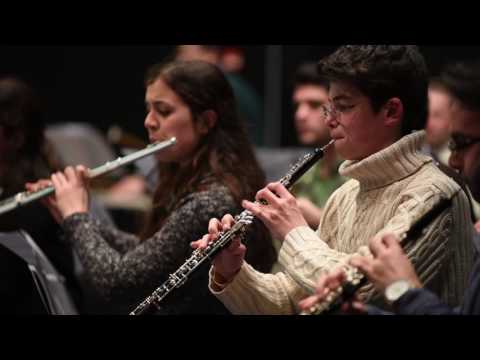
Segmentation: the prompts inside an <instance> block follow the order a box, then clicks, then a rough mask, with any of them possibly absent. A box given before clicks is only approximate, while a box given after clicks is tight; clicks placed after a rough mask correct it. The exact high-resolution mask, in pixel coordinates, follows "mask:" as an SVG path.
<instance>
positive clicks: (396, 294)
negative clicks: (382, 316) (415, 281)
mask: <svg viewBox="0 0 480 360" xmlns="http://www.w3.org/2000/svg"><path fill="white" fill-rule="evenodd" d="M410 288H411V286H410V284H409V283H408V281H406V280H399V281H396V282H394V283H393V284H391V285H389V286H388V287H387V288H386V289H385V297H386V298H387V300H388V301H390V302H394V301H397V300H398V299H399V298H400V297H401V296H402V295H403V294H405V293H406V292H407V291H408V290H410Z"/></svg>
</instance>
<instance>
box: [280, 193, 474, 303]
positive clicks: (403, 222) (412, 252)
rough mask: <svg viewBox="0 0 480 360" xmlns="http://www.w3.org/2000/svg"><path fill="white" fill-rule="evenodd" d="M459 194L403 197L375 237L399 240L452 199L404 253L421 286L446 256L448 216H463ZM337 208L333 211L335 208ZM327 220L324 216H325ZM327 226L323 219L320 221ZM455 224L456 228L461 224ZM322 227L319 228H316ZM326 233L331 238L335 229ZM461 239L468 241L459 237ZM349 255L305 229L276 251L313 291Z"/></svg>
mask: <svg viewBox="0 0 480 360" xmlns="http://www.w3.org/2000/svg"><path fill="white" fill-rule="evenodd" d="M458 194H463V193H459V191H458V188H457V189H456V191H455V190H454V189H452V191H451V192H450V193H447V194H445V192H443V193H442V192H440V191H437V189H435V188H434V187H432V188H429V189H422V191H416V192H413V193H412V194H404V195H403V196H402V199H401V202H400V204H399V206H398V207H396V209H395V211H394V213H393V216H392V217H391V219H390V220H389V221H388V222H387V224H386V225H385V226H384V227H383V229H382V230H380V231H379V232H378V233H377V234H376V235H375V236H381V235H382V234H384V233H387V232H392V233H394V234H396V235H397V236H399V237H400V236H401V235H402V234H404V233H405V232H406V231H407V230H409V229H410V228H411V227H412V225H413V224H414V223H415V222H416V221H418V220H419V219H420V218H421V217H422V216H423V215H424V214H426V213H427V212H428V211H430V210H431V209H432V208H433V207H434V206H435V205H436V204H438V202H439V201H440V200H441V199H442V198H443V197H448V196H450V197H455V199H454V201H453V205H452V207H451V208H450V209H447V210H445V211H444V212H443V213H442V214H441V215H440V216H439V217H437V218H436V219H435V220H434V221H433V222H432V223H431V226H429V227H428V228H427V229H425V231H424V232H423V233H422V235H421V236H420V237H419V238H418V239H413V240H412V241H409V242H408V244H407V246H406V248H405V251H406V253H407V256H408V257H409V258H410V259H411V261H412V263H413V264H414V266H415V268H416V270H417V272H418V274H419V277H420V279H421V281H422V282H424V283H425V284H427V285H428V284H429V282H431V281H432V280H433V279H434V278H435V277H436V276H437V275H438V273H439V271H440V269H441V267H442V266H443V265H444V264H445V263H446V257H447V256H448V255H449V251H448V247H447V243H448V240H449V239H450V238H451V236H450V235H451V232H452V216H453V215H452V214H456V215H461V214H465V213H466V206H465V204H466V202H465V199H463V198H462V197H461V195H459V196H456V195H458ZM338 205H339V204H337V206H336V207H335V208H338ZM326 215H327V216H328V214H326ZM323 220H324V221H326V223H327V224H332V223H334V222H329V221H328V219H327V218H325V217H323ZM456 220H457V224H458V223H459V222H460V223H461V221H459V219H456ZM320 226H322V225H320ZM332 227H333V229H332V230H331V231H330V233H331V234H332V236H335V225H332ZM461 238H468V237H467V236H463V235H462V236H461ZM357 252H359V253H362V255H367V256H369V255H370V254H369V251H368V248H366V247H365V246H362V247H361V248H359V249H358V250H357ZM352 255H353V254H347V253H344V252H340V251H337V250H335V249H332V248H331V247H330V246H329V245H328V243H327V242H325V241H324V240H323V239H320V238H319V234H318V232H317V233H315V232H314V231H312V230H311V229H309V228H308V227H298V228H296V229H293V230H292V231H291V232H290V233H289V234H288V235H287V236H286V239H285V243H284V245H283V247H282V249H281V250H280V254H279V261H280V262H281V264H282V265H283V266H284V267H285V269H286V270H287V271H288V273H289V274H290V276H291V277H292V278H293V279H294V280H296V281H297V282H298V283H299V284H301V285H302V286H303V287H304V288H306V289H308V290H310V291H313V290H314V288H315V285H316V281H317V279H318V277H319V276H320V275H321V274H322V273H325V272H329V271H331V270H333V269H335V268H337V267H344V268H348V267H349V265H348V260H349V259H350V257H351V256H352ZM361 293H362V294H363V295H364V296H367V298H369V297H370V296H371V295H372V294H373V287H372V286H371V285H367V286H366V287H364V288H363V289H362V291H361Z"/></svg>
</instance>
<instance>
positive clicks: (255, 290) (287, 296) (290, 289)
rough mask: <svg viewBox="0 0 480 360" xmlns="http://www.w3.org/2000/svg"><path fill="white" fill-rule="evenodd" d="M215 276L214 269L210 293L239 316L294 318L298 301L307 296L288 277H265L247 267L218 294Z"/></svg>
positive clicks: (279, 274) (283, 275)
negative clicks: (214, 281) (281, 316)
mask: <svg viewBox="0 0 480 360" xmlns="http://www.w3.org/2000/svg"><path fill="white" fill-rule="evenodd" d="M212 276H213V272H212V269H211V270H210V284H209V288H210V291H211V292H212V293H213V294H214V295H215V296H216V297H217V298H218V299H219V300H220V301H221V302H222V303H223V304H224V305H225V306H226V307H227V308H228V309H229V310H230V312H232V313H233V314H236V315H289V314H294V313H295V312H296V304H297V303H298V301H300V300H301V299H302V298H304V297H305V296H306V295H307V294H306V293H305V292H304V291H303V290H302V289H301V288H300V287H299V286H298V284H296V283H295V281H294V280H293V279H292V278H291V277H290V276H288V275H287V274H283V273H277V274H275V275H272V274H262V273H260V272H258V271H256V270H254V269H253V268H252V267H251V266H250V265H248V264H247V263H244V264H243V265H242V267H241V269H240V271H239V273H238V274H237V275H236V276H235V278H234V279H233V281H232V282H231V283H230V284H228V285H227V286H226V287H225V288H224V289H223V290H221V291H215V288H217V287H216V286H215V285H214V283H213V281H212ZM217 289H218V288H217Z"/></svg>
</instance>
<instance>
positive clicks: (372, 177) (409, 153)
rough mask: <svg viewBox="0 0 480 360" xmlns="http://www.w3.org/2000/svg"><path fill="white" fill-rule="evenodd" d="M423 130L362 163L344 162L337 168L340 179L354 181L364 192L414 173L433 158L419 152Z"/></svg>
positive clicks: (359, 161) (356, 161)
mask: <svg viewBox="0 0 480 360" xmlns="http://www.w3.org/2000/svg"><path fill="white" fill-rule="evenodd" d="M424 141H425V131H423V130H422V131H417V132H414V133H412V134H410V135H406V136H404V137H402V138H401V139H400V140H398V141H397V142H396V143H394V144H392V145H390V146H389V147H387V148H385V149H383V150H381V151H379V152H376V153H375V154H373V155H370V156H369V157H367V158H365V159H363V160H347V161H345V162H344V163H343V164H342V165H341V166H340V169H339V173H340V175H342V176H346V177H349V178H352V179H355V180H357V181H358V182H359V183H360V187H361V189H362V190H363V191H368V190H372V189H376V188H381V187H384V186H387V185H389V184H392V183H394V182H396V181H399V180H401V179H404V178H406V177H408V176H409V175H411V174H413V173H414V172H416V171H417V170H418V169H419V168H420V167H422V166H423V165H424V164H426V163H428V162H431V161H432V158H430V157H428V156H426V155H425V154H423V153H422V152H421V147H422V145H423V143H424Z"/></svg>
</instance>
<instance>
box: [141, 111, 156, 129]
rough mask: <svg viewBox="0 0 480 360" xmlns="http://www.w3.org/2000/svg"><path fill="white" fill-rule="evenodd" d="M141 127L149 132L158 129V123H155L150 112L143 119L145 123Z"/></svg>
mask: <svg viewBox="0 0 480 360" xmlns="http://www.w3.org/2000/svg"><path fill="white" fill-rule="evenodd" d="M143 125H144V126H145V128H146V129H150V130H155V129H156V128H157V127H158V123H157V121H155V119H154V117H153V114H152V112H151V111H150V112H149V113H148V114H147V116H146V117H145V121H144V123H143Z"/></svg>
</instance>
